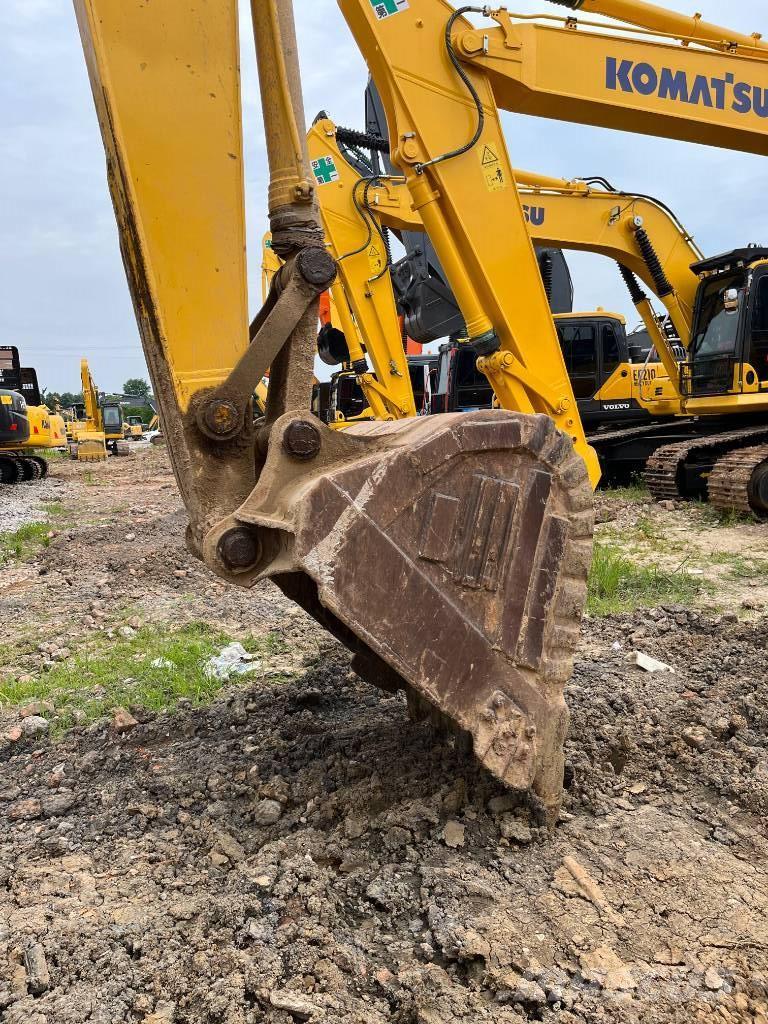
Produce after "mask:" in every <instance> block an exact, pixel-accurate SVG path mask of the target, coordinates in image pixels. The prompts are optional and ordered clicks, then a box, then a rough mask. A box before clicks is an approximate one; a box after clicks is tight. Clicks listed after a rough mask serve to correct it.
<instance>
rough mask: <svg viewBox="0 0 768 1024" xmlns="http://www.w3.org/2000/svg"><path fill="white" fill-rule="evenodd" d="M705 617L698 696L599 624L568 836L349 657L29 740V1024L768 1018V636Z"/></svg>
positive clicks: (575, 746)
mask: <svg viewBox="0 0 768 1024" xmlns="http://www.w3.org/2000/svg"><path fill="white" fill-rule="evenodd" d="M681 614H682V613H680V612H673V613H672V615H671V616H666V620H667V621H665V619H664V618H662V619H661V621H660V622H659V623H657V624H654V625H655V626H656V628H657V629H658V630H659V632H660V635H661V636H663V637H664V640H663V643H662V642H661V640H660V639H657V640H656V641H653V640H652V639H648V643H647V646H648V647H649V648H651V653H654V648H658V652H657V653H664V652H666V651H667V650H669V649H675V650H677V651H678V652H679V661H680V670H679V671H678V672H676V673H675V674H674V675H667V674H665V675H646V674H644V673H642V672H640V670H639V669H637V668H628V667H627V664H626V661H625V657H624V652H623V651H614V650H613V648H612V647H611V646H610V644H612V643H613V642H614V640H615V638H616V637H619V638H621V637H622V636H623V637H624V638H625V639H626V638H627V637H628V635H630V631H631V632H632V633H636V632H637V625H638V623H637V621H636V620H630V619H627V620H622V621H618V622H604V623H601V624H600V625H599V626H597V627H596V628H592V629H591V630H590V633H589V635H590V643H591V645H592V647H593V655H592V657H590V658H589V659H588V660H583V661H582V662H581V663H580V665H579V667H578V671H577V675H576V678H575V680H574V683H573V685H572V686H571V687H570V693H569V700H570V705H571V708H572V712H573V722H572V737H571V740H570V741H569V745H568V757H569V769H568V773H567V774H568V782H569V787H570V788H569V791H568V797H567V800H566V812H565V813H564V815H563V821H562V822H561V824H560V825H559V826H558V828H557V829H556V830H555V832H554V833H549V832H547V831H546V830H544V829H541V828H539V827H537V821H536V817H535V814H533V813H532V811H531V808H530V807H529V806H528V805H527V804H526V803H525V802H524V801H521V800H519V799H517V798H515V797H514V796H510V795H509V794H505V793H503V792H501V791H500V790H499V789H498V787H497V786H496V784H495V783H494V782H493V781H492V780H491V779H490V777H488V776H487V775H486V774H485V773H484V772H482V771H481V770H480V769H478V768H477V767H476V766H475V764H474V763H473V762H472V761H471V760H467V759H466V758H465V757H463V756H462V755H461V754H460V753H458V752H457V751H456V749H455V748H454V746H453V744H452V743H451V742H450V740H448V739H443V740H440V739H439V738H436V737H435V736H434V734H433V733H432V732H431V731H430V730H429V728H427V727H424V726H416V725H413V724H410V723H408V721H407V716H406V711H405V707H404V704H403V702H402V701H401V700H400V699H398V698H396V697H390V696H387V695H384V694H379V693H377V692H375V691H373V690H371V689H370V688H368V687H367V686H366V685H365V684H362V683H361V682H360V681H359V680H357V678H356V677H355V676H353V675H351V674H350V673H349V671H348V666H347V659H346V657H345V656H344V655H343V654H342V653H341V652H335V651H332V652H331V653H330V654H329V655H328V656H326V657H325V658H324V659H323V660H322V661H321V662H320V663H318V664H317V665H316V666H314V667H312V668H311V669H309V670H308V671H307V672H306V673H305V674H303V675H301V676H300V677H299V678H297V679H295V680H294V681H293V682H291V683H289V684H282V685H280V686H277V687H268V686H264V685H256V686H251V687H250V688H248V689H245V690H237V691H234V692H232V693H231V695H230V697H229V699H227V700H226V701H220V702H218V703H216V704H214V705H213V706H211V707H210V708H208V709H206V710H192V709H182V710H181V711H180V713H178V714H177V715H176V716H174V717H170V716H167V715H164V714H163V715H160V716H157V717H154V716H152V715H148V714H146V713H144V714H138V717H139V719H140V723H139V724H138V725H137V726H136V727H135V728H133V729H132V730H130V731H128V732H126V733H125V734H124V735H118V734H116V732H115V730H114V729H113V728H112V727H110V726H108V725H107V724H106V723H101V724H97V725H96V726H94V727H91V728H90V729H87V730H86V729H84V730H82V731H79V732H78V731H75V732H74V733H72V734H70V736H69V737H68V738H67V739H66V740H65V741H64V742H62V743H59V744H53V745H51V744H50V743H49V742H48V741H43V742H39V743H37V744H36V745H35V746H34V747H20V746H19V745H18V744H13V745H7V746H6V749H5V750H4V752H3V755H2V756H3V762H4V767H3V783H2V791H1V792H0V798H1V799H2V801H3V803H2V805H1V806H2V808H3V812H4V820H5V822H6V824H5V826H4V835H3V840H2V846H0V862H1V863H2V864H3V868H2V873H3V881H4V883H5V886H6V888H5V890H3V892H4V896H3V903H4V905H5V917H4V920H5V922H6V924H5V926H4V927H3V929H2V931H0V936H2V942H3V944H4V946H5V951H6V954H7V957H8V963H9V968H10V971H11V977H10V979H9V981H8V983H7V984H6V987H5V989H0V991H3V993H4V994H3V995H2V996H0V1004H2V1003H4V1004H5V1005H6V1011H5V1012H6V1019H7V1021H8V1022H9V1024H21V1022H24V1024H42V1022H43V1021H46V1022H48V1024H53V1022H56V1024H69V1022H75V1021H77V1022H80V1021H117V1020H120V1021H132V1020H136V1021H139V1020H150V1021H151V1022H152V1024H156V1022H160V1021H174V1022H177V1024H192V1022H226V1024H241V1022H243V1024H245V1022H249V1024H250V1022H256V1021H270V1022H285V1024H287V1022H289V1021H293V1020H307V1019H309V1020H315V1019H324V1020H329V1021H336V1020H338V1021H350V1022H352V1021H359V1022H361V1024H362V1022H364V1021H365V1022H377V1021H396V1022H422V1021H423V1022H430V1024H431V1022H432V1021H435V1022H436V1021H446V1022H450V1021H452V1020H466V1021H481V1020H487V1021H493V1022H513V1021H521V1020H542V1021H548V1020H553V1021H554V1020H556V1021H560V1022H563V1024H565V1022H576V1021H579V1022H581V1021H599V1020H604V1019H611V1020H614V1021H621V1022H623V1021H627V1022H629V1021H632V1022H635V1021H669V1022H677V1021H680V1022H681V1024H682V1022H683V1021H685V1022H688V1021H692V1020H701V1021H711V1020H723V1021H729V1020H735V1021H742V1020H743V1021H756V1020H760V1019H761V1018H760V1016H759V1014H760V1012H762V1009H763V1007H764V1006H765V1003H764V1002H763V1001H762V1000H763V999H764V994H763V988H762V985H763V972H765V970H766V966H767V965H766V957H767V956H768V954H767V952H766V950H767V949H768V946H767V945H766V940H767V939H768V935H766V925H765V917H764V915H765V909H766V906H767V905H768V871H767V870H766V863H765V854H766V844H765V841H764V840H763V839H762V837H761V836H760V832H759V821H758V819H756V818H754V817H752V815H751V813H750V812H751V811H757V812H760V813H762V811H763V808H764V805H763V800H764V782H765V771H766V764H767V763H768V761H767V760H766V751H765V746H764V740H763V736H764V735H765V733H764V728H763V729H761V728H760V727H761V722H762V725H763V726H764V722H763V721H762V716H763V715H764V710H763V709H764V708H765V706H766V696H767V695H766V692H765V688H766V682H765V680H766V653H765V649H764V640H763V637H764V624H763V625H762V627H761V628H753V627H743V626H734V625H732V624H729V623H724V624H722V625H721V626H719V627H715V626H713V625H712V623H706V622H699V623H695V622H694V623H691V624H689V623H686V628H683V626H682V625H681V624H679V623H678V622H677V621H675V620H676V618H678V617H680V615H681ZM688 627H692V629H693V631H694V632H693V633H691V632H690V630H689V628H688ZM646 628H647V626H646ZM609 641H610V643H609ZM601 647H602V648H603V653H602V654H600V653H599V651H600V648H601ZM694 648H695V649H696V663H697V669H696V671H695V673H691V672H689V671H688V669H687V668H686V667H685V662H686V660H687V655H688V651H690V650H692V649H694ZM692 685H697V686H699V685H700V686H702V687H704V688H705V691H704V692H705V696H699V694H698V693H697V691H696V690H694V689H691V686H692ZM721 720H724V721H721ZM725 720H727V722H728V724H727V725H725ZM727 801H732V802H731V803H728V802H727ZM30 944H31V948H32V949H38V955H39V956H41V957H44V962H45V965H46V969H47V972H48V975H49V982H48V984H47V986H46V988H45V991H43V992H42V993H41V994H40V995H37V996H35V995H32V994H30V993H29V992H28V986H29V980H30V975H29V964H27V967H26V968H25V966H24V951H25V949H26V950H27V951H28V950H29V948H30ZM36 944H37V945H36ZM38 947H39V948H38ZM28 959H29V957H28ZM718 1013H720V1016H716V1014H718Z"/></svg>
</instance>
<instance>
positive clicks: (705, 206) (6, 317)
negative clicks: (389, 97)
mask: <svg viewBox="0 0 768 1024" xmlns="http://www.w3.org/2000/svg"><path fill="white" fill-rule="evenodd" d="M418 2H419V0H411V3H412V4H416V3H418ZM669 4H670V6H672V7H674V8H676V9H678V10H688V8H691V7H692V6H693V4H694V0H669ZM695 4H696V7H697V9H698V10H699V11H700V12H701V13H702V15H703V16H704V18H708V19H710V20H713V21H720V22H722V21H723V20H726V19H725V18H724V10H725V9H727V23H728V25H729V26H730V27H732V28H733V29H736V30H740V31H742V32H752V31H756V30H760V29H762V30H763V31H764V34H765V35H767V36H768V15H767V13H766V6H765V2H764V0H740V2H739V3H738V4H736V3H732V4H727V5H726V4H723V3H722V0H695ZM242 6H243V7H244V8H247V7H248V4H247V3H244V2H243V3H242ZM294 7H295V9H296V12H297V16H298V21H299V47H300V54H301V62H302V75H303V84H304V98H305V107H306V114H307V118H308V120H311V119H312V118H313V117H314V116H315V114H316V113H317V112H318V111H319V110H321V109H326V110H327V111H328V112H329V114H330V115H331V116H332V117H333V119H334V120H335V121H336V123H337V124H343V125H346V126H349V127H358V126H362V125H361V122H362V112H363V98H362V97H363V89H364V86H365V82H366V78H367V73H366V69H365V65H364V62H363V60H362V58H361V57H360V55H359V53H358V52H357V50H356V48H355V45H354V42H353V40H352V37H351V34H350V32H349V30H348V29H347V26H346V23H345V22H344V19H343V18H342V16H341V14H340V12H339V10H338V8H337V6H336V0H311V2H310V0H295V3H294ZM510 7H511V9H513V10H515V11H516V12H518V13H547V14H556V15H558V14H562V13H563V10H562V8H558V7H554V6H552V5H551V4H549V3H546V2H545V0H516V2H515V3H513V4H511V5H510ZM247 16H248V15H247V10H244V12H243V31H242V45H243V57H242V64H243V97H244V124H245V133H246V193H247V206H248V242H249V252H250V264H249V288H250V296H251V307H252V310H253V309H255V308H257V307H258V305H259V303H260V271H259V265H260V239H261V235H262V233H263V231H264V230H265V227H266V185H267V178H266V157H265V151H264V143H263V138H262V135H261V124H260V115H259V101H258V92H257V84H256V71H255V59H254V56H253V44H252V37H251V34H250V26H249V23H248V22H247V21H246V18H247ZM0 112H1V113H0V344H12V345H17V346H18V347H19V348H20V350H21V352H22V357H23V361H24V363H25V364H26V365H33V366H36V367H37V370H38V375H39V378H40V382H41V384H42V385H43V386H44V387H47V388H48V389H49V390H53V391H65V390H79V361H80V358H81V356H83V355H85V356H87V357H88V358H89V359H90V362H91V368H92V372H93V375H94V378H95V380H96V382H97V384H98V386H99V387H100V388H101V389H102V390H105V391H113V390H120V389H121V387H122V384H123V382H124V381H125V380H127V379H128V378H129V377H146V376H148V375H147V371H146V367H145V363H144V357H143V354H142V351H141V344H140V341H139V337H138V332H137V329H136V324H135V320H134V317H133V310H132V306H131V302H130V298H129V295H128V288H127V285H126V282H125V277H124V274H123V267H122V263H121V260H120V255H119V250H118V243H117V233H116V229H115V224H114V217H113V213H112V206H111V203H110V199H109V194H108V191H107V185H106V178H105V171H104V155H103V149H102V144H101V138H100V135H99V130H98V125H97V122H96V115H95V113H94V109H93V103H92V99H91V94H90V88H89V85H88V80H87V75H86V71H85V64H84V61H83V57H82V51H81V48H80V40H79V36H78V32H77V26H76V23H75V16H74V12H73V10H72V6H71V3H69V2H68V0H0ZM504 128H505V132H506V137H507V142H508V146H509V149H510V155H511V157H512V162H513V163H516V164H517V165H518V166H521V167H525V168H527V169H530V170H535V171H538V172H541V173H545V174H554V175H557V176H560V177H568V178H570V177H576V176H587V175H597V174H599V175H602V176H604V177H606V178H608V179H609V180H610V181H611V182H613V183H614V184H615V185H616V186H617V187H619V188H622V189H624V190H626V191H638V192H643V193H649V194H652V195H657V196H658V197H659V198H660V199H663V200H664V201H665V202H666V203H667V204H668V205H669V206H671V207H672V209H673V210H675V212H676V213H677V215H678V216H679V217H680V219H681V220H682V221H683V223H684V224H685V225H686V226H687V228H688V230H689V231H691V232H692V233H693V235H694V237H695V239H696V241H697V242H698V244H699V246H700V248H701V249H702V250H703V251H704V252H705V253H706V254H714V253H718V252H723V251H725V250H727V249H730V248H733V247H735V246H737V245H745V244H747V243H748V242H762V243H764V244H768V221H767V216H766V205H765V203H764V202H763V195H764V193H763V184H764V181H765V168H764V167H762V168H761V158H760V157H757V156H751V155H743V154H736V153H728V152H726V151H723V150H716V149H710V148H706V147H702V146H691V145H687V144H684V143H676V142H670V141H666V140H659V139H649V138H645V137H644V136H639V135H629V134H625V133H620V132H611V131H608V130H605V129H599V128H588V127H584V126H580V125H569V124H563V123H559V122H553V121H546V120H542V119H537V118H530V117H524V116H517V115H509V114H505V115H504ZM569 264H570V266H571V271H572V274H573V278H574V284H575V293H576V308H578V309H583V310H587V309H593V308H595V307H596V306H603V307H605V308H607V309H611V310H613V311H616V312H621V313H624V314H625V315H626V316H627V317H628V319H629V320H630V323H631V324H634V322H635V321H636V319H637V317H636V315H635V313H634V309H633V308H632V306H631V303H630V301H629V299H628V296H627V294H626V291H625V290H624V286H623V285H622V284H621V282H620V280H619V279H618V275H617V273H616V270H615V266H614V265H613V264H611V263H610V262H608V261H607V260H605V259H603V258H601V257H599V256H593V255H589V254H586V255H585V254H571V255H569Z"/></svg>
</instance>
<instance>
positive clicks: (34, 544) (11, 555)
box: [0, 523, 51, 565]
mask: <svg viewBox="0 0 768 1024" xmlns="http://www.w3.org/2000/svg"><path fill="white" fill-rule="evenodd" d="M50 529H51V524H50V523H25V524H24V526H20V527H19V528H18V530H13V532H12V533H0V565H5V564H6V563H7V562H12V561H13V560H14V559H15V560H17V561H23V560H24V559H26V558H29V557H30V555H32V554H34V553H35V552H36V551H39V550H40V548H47V547H48V545H49V544H50V543H51V541H50V538H49V537H48V534H49V532H50Z"/></svg>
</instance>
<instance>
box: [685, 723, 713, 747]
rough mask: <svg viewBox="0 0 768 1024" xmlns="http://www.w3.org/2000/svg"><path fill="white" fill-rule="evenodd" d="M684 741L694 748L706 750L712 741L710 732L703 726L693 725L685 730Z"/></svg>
mask: <svg viewBox="0 0 768 1024" xmlns="http://www.w3.org/2000/svg"><path fill="white" fill-rule="evenodd" d="M683 742H684V743H685V744H686V745H687V746H689V747H691V749H692V750H699V751H701V750H706V749H707V747H708V746H709V743H710V734H709V731H708V730H707V729H705V728H704V727H703V726H698V725H692V726H690V728H688V729H684V730H683Z"/></svg>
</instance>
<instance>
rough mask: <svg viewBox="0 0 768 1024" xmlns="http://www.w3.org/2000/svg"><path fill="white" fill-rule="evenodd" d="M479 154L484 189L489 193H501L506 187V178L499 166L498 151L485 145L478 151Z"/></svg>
mask: <svg viewBox="0 0 768 1024" xmlns="http://www.w3.org/2000/svg"><path fill="white" fill-rule="evenodd" d="M479 153H480V165H481V167H482V169H483V178H484V179H485V187H486V188H487V189H488V191H489V192H501V191H502V190H503V189H505V188H506V187H507V178H506V175H505V174H504V169H503V167H502V166H501V160H500V159H499V152H498V150H497V149H496V148H495V147H493V146H489V145H487V144H486V145H484V146H482V147H481V148H480V149H479Z"/></svg>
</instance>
